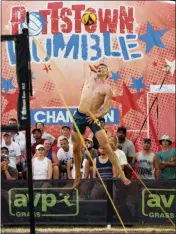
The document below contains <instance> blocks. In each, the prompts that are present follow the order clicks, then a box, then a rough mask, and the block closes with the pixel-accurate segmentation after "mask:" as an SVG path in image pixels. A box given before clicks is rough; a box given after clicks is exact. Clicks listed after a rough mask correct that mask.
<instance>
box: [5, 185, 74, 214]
mask: <svg viewBox="0 0 176 234" xmlns="http://www.w3.org/2000/svg"><path fill="white" fill-rule="evenodd" d="M67 190H68V193H67ZM8 194H9V213H10V214H11V215H13V216H17V217H28V216H29V211H28V205H29V195H28V189H27V188H15V189H10V190H9V192H8ZM34 208H35V217H40V216H76V215H78V213H79V195H78V190H77V189H73V191H72V192H71V194H70V189H69V188H37V189H35V188H34Z"/></svg>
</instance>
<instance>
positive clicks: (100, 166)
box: [95, 157, 112, 178]
mask: <svg viewBox="0 0 176 234" xmlns="http://www.w3.org/2000/svg"><path fill="white" fill-rule="evenodd" d="M99 159H100V157H97V158H95V162H96V168H97V170H98V172H99V173H100V176H101V177H102V178H112V164H111V162H110V161H109V159H108V160H107V162H106V163H101V162H100V160H99ZM97 176H98V175H97Z"/></svg>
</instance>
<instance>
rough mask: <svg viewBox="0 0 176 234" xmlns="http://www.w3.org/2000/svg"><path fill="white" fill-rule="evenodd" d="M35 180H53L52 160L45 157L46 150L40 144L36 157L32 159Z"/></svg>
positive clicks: (37, 147)
mask: <svg viewBox="0 0 176 234" xmlns="http://www.w3.org/2000/svg"><path fill="white" fill-rule="evenodd" d="M32 169H33V179H34V180H46V179H48V180H50V179H51V178H52V163H51V160H50V159H48V158H47V157H45V148H44V146H43V145H41V144H39V145H37V146H36V157H35V158H33V159H32Z"/></svg>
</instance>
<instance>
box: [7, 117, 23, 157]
mask: <svg viewBox="0 0 176 234" xmlns="http://www.w3.org/2000/svg"><path fill="white" fill-rule="evenodd" d="M8 125H16V126H17V125H18V122H17V120H16V119H14V118H11V119H9V121H8ZM11 135H12V141H15V142H16V143H18V145H19V146H20V150H21V155H23V152H24V150H25V148H26V137H25V135H24V133H23V132H21V131H20V132H18V131H16V132H11Z"/></svg>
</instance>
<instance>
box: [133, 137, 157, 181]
mask: <svg viewBox="0 0 176 234" xmlns="http://www.w3.org/2000/svg"><path fill="white" fill-rule="evenodd" d="M150 148H151V139H150V138H144V140H143V144H142V151H140V152H138V153H136V155H135V157H134V159H133V163H136V162H137V164H138V176H139V178H140V179H148V180H154V179H156V180H158V179H159V174H160V168H159V163H158V158H157V156H156V155H155V153H152V152H151V151H150Z"/></svg>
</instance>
